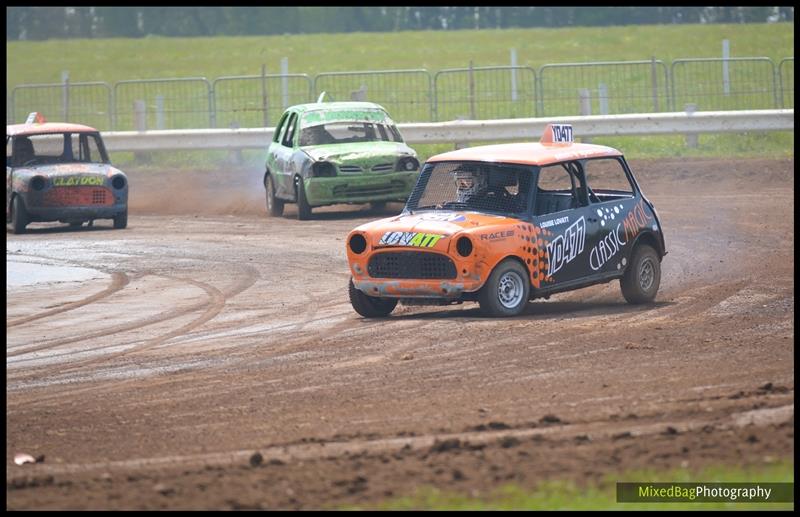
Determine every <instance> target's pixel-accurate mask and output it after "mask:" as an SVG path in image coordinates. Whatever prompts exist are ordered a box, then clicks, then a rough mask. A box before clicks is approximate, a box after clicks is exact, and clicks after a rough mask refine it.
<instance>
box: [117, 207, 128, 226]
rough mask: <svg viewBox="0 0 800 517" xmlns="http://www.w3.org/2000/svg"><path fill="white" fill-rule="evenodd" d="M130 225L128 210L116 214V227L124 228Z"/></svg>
mask: <svg viewBox="0 0 800 517" xmlns="http://www.w3.org/2000/svg"><path fill="white" fill-rule="evenodd" d="M127 226H128V210H125V211H124V212H121V213H119V214H117V215H115V216H114V228H115V229H117V230H122V229H123V228H125V227H127Z"/></svg>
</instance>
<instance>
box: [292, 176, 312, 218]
mask: <svg viewBox="0 0 800 517" xmlns="http://www.w3.org/2000/svg"><path fill="white" fill-rule="evenodd" d="M294 185H295V189H296V190H297V218H298V219H300V220H301V221H307V220H308V219H311V207H310V206H309V204H308V200H307V199H306V187H305V183H303V180H302V179H301V178H295V180H294Z"/></svg>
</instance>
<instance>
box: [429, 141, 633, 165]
mask: <svg viewBox="0 0 800 517" xmlns="http://www.w3.org/2000/svg"><path fill="white" fill-rule="evenodd" d="M606 156H622V153H621V152H620V151H618V150H616V149H614V148H612V147H606V146H604V145H595V144H580V143H577V144H576V143H573V144H569V145H545V144H542V143H539V142H535V143H534V142H525V143H514V144H495V145H481V146H477V147H468V148H465V149H457V150H455V151H449V152H446V153H441V154H437V155H436V156H432V157H430V158H429V159H428V162H447V161H470V162H491V163H495V162H497V163H518V164H522V165H539V166H542V165H550V164H553V163H559V162H564V161H570V160H580V159H585V158H599V157H606Z"/></svg>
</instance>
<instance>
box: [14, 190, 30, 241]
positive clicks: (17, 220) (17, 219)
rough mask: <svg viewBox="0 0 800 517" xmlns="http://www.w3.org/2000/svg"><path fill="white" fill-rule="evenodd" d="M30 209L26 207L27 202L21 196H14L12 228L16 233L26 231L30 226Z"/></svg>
mask: <svg viewBox="0 0 800 517" xmlns="http://www.w3.org/2000/svg"><path fill="white" fill-rule="evenodd" d="M29 222H30V221H29V219H28V211H27V210H26V209H25V202H24V201H23V200H22V198H20V197H19V196H14V199H13V200H12V201H11V229H12V231H13V232H14V233H16V234H20V233H25V227H26V226H28V223H29Z"/></svg>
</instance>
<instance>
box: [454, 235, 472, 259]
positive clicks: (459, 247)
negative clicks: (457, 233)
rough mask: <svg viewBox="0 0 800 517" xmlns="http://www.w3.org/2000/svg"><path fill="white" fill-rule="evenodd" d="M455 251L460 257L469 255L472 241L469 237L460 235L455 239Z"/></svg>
mask: <svg viewBox="0 0 800 517" xmlns="http://www.w3.org/2000/svg"><path fill="white" fill-rule="evenodd" d="M456 251H457V252H458V254H459V255H461V256H462V257H469V255H470V253H472V241H471V240H469V237H461V238H459V239H458V240H457V241H456Z"/></svg>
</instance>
